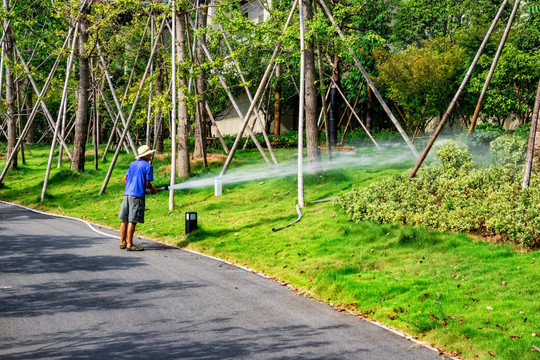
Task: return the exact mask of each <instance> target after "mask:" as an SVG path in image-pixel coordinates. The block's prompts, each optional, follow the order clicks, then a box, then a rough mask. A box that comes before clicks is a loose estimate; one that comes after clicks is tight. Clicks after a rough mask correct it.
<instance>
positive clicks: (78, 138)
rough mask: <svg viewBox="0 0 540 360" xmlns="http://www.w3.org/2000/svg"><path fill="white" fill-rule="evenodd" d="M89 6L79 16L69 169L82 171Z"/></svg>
mask: <svg viewBox="0 0 540 360" xmlns="http://www.w3.org/2000/svg"><path fill="white" fill-rule="evenodd" d="M89 15H90V6H88V5H86V6H84V7H83V8H82V9H81V11H80V17H79V47H78V55H79V89H78V92H77V113H76V118H75V135H74V139H73V160H72V162H71V169H73V170H80V171H84V157H85V152H86V141H87V133H88V90H89V88H90V63H89V56H88V51H87V49H86V48H85V46H86V44H87V43H88V26H89V21H88V16H89Z"/></svg>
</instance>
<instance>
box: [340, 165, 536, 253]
mask: <svg viewBox="0 0 540 360" xmlns="http://www.w3.org/2000/svg"><path fill="white" fill-rule="evenodd" d="M451 172H452V173H453V174H455V175H456V176H447V175H448V173H447V172H446V170H445V169H444V168H443V166H442V165H440V164H431V165H429V166H425V167H423V168H422V169H420V171H418V173H417V175H416V177H415V178H413V179H412V180H411V181H408V180H407V178H406V176H395V177H392V178H388V179H384V180H382V181H380V182H377V183H373V184H371V185H370V186H369V187H367V188H360V189H354V190H353V191H351V192H349V193H346V194H344V195H342V196H341V197H340V198H339V200H338V204H339V205H340V206H341V208H342V209H343V211H344V212H345V213H346V214H347V216H348V218H349V219H350V220H353V221H355V222H360V221H374V222H378V223H398V224H404V225H412V226H424V227H427V228H432V229H436V230H441V231H458V232H475V233H482V234H486V235H494V234H500V235H502V236H503V238H504V239H506V240H508V241H511V242H515V243H519V244H524V245H526V246H529V247H538V246H540V186H539V184H538V178H534V180H533V179H532V181H531V187H529V188H527V189H526V190H524V191H522V190H521V186H520V183H521V170H520V167H518V166H514V165H505V166H501V165H497V166H492V167H489V168H472V167H469V168H464V167H463V166H462V167H461V168H459V169H456V168H453V169H451ZM405 235H407V234H405ZM405 235H404V237H403V239H402V240H400V241H404V242H406V241H409V240H410V239H409V237H411V236H414V234H409V235H407V236H405Z"/></svg>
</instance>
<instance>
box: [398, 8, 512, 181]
mask: <svg viewBox="0 0 540 360" xmlns="http://www.w3.org/2000/svg"><path fill="white" fill-rule="evenodd" d="M507 2H508V0H504V2H503V3H502V5H501V7H500V8H499V11H498V12H497V15H495V18H494V19H493V21H492V23H491V26H490V28H489V29H488V31H487V33H486V36H485V37H484V40H483V41H482V44H481V45H480V48H479V49H478V52H477V53H476V56H475V57H474V59H473V61H472V63H471V65H470V66H469V70H468V71H467V74H466V75H465V78H464V79H463V81H462V82H461V85H460V86H459V89H458V91H457V92H456V95H454V98H453V99H452V101H451V102H450V105H449V106H448V109H446V112H445V113H444V115H443V117H442V119H441V121H440V122H439V125H438V126H437V129H435V132H434V133H433V136H432V137H431V139H430V140H429V143H428V144H427V145H426V147H425V148H424V151H423V152H422V155H421V156H420V158H419V159H418V161H417V162H416V165H415V166H414V169H413V170H412V171H411V173H410V174H409V180H412V178H414V176H415V175H416V172H417V171H418V169H420V166H421V165H422V163H423V162H424V160H425V159H426V157H427V155H428V153H429V150H431V148H432V147H433V144H434V143H435V140H436V139H437V137H438V136H439V134H440V132H441V130H442V128H443V126H444V123H445V122H446V119H448V117H449V116H450V113H451V112H452V109H454V106H455V105H456V103H457V100H458V98H459V96H460V95H461V92H462V91H463V90H464V89H465V85H467V82H468V81H469V78H470V77H471V76H472V72H473V70H474V68H475V66H476V64H477V63H478V60H479V59H480V56H481V55H482V52H483V51H484V48H485V47H486V44H487V42H488V40H489V38H490V37H491V34H492V33H493V30H494V29H495V25H497V22H498V21H499V18H500V17H501V14H502V12H503V10H504V7H505V6H506V3H507Z"/></svg>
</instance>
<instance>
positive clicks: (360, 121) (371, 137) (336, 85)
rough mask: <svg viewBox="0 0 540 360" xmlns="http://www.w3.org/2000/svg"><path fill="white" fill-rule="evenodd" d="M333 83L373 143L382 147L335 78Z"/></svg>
mask: <svg viewBox="0 0 540 360" xmlns="http://www.w3.org/2000/svg"><path fill="white" fill-rule="evenodd" d="M332 83H333V84H334V86H335V88H336V89H337V90H338V91H339V94H340V95H341V97H342V98H343V100H344V101H345V103H346V104H347V106H348V108H349V109H350V110H351V113H352V114H351V115H354V117H355V118H356V119H357V120H358V122H359V123H360V125H362V128H363V129H364V131H365V132H366V134H367V136H368V137H369V138H370V139H371V141H372V142H373V144H375V146H376V147H377V149H379V150H380V149H381V147H380V146H379V144H377V142H376V141H375V139H374V138H373V136H371V134H370V133H369V131H368V129H367V128H366V126H365V125H364V123H363V122H362V120H360V117H359V116H358V114H357V113H356V111H354V108H353V107H352V106H351V104H350V103H349V101H347V98H346V97H345V95H344V94H343V92H342V91H341V89H340V88H339V86H338V84H336V82H335V81H334V79H332Z"/></svg>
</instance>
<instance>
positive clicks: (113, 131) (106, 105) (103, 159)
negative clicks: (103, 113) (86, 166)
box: [98, 89, 129, 161]
mask: <svg viewBox="0 0 540 360" xmlns="http://www.w3.org/2000/svg"><path fill="white" fill-rule="evenodd" d="M98 90H99V94H100V95H101V98H102V99H103V105H105V110H107V113H108V114H109V117H110V118H111V119H114V123H113V128H112V131H111V136H109V139H108V142H107V148H109V147H110V145H111V143H112V139H113V137H114V133H115V131H116V133H117V134H118V136H121V135H122V132H121V131H120V129H119V128H118V126H116V123H117V122H118V121H119V120H120V117H119V116H118V115H115V114H113V112H112V110H111V107H110V106H109V103H108V101H107V99H106V98H105V94H103V90H101V89H98ZM123 145H124V149H125V150H126V152H127V153H128V154H129V148H128V146H127V144H126V143H125V142H124V144H123ZM101 161H105V154H104V156H103V158H102V159H101Z"/></svg>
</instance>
